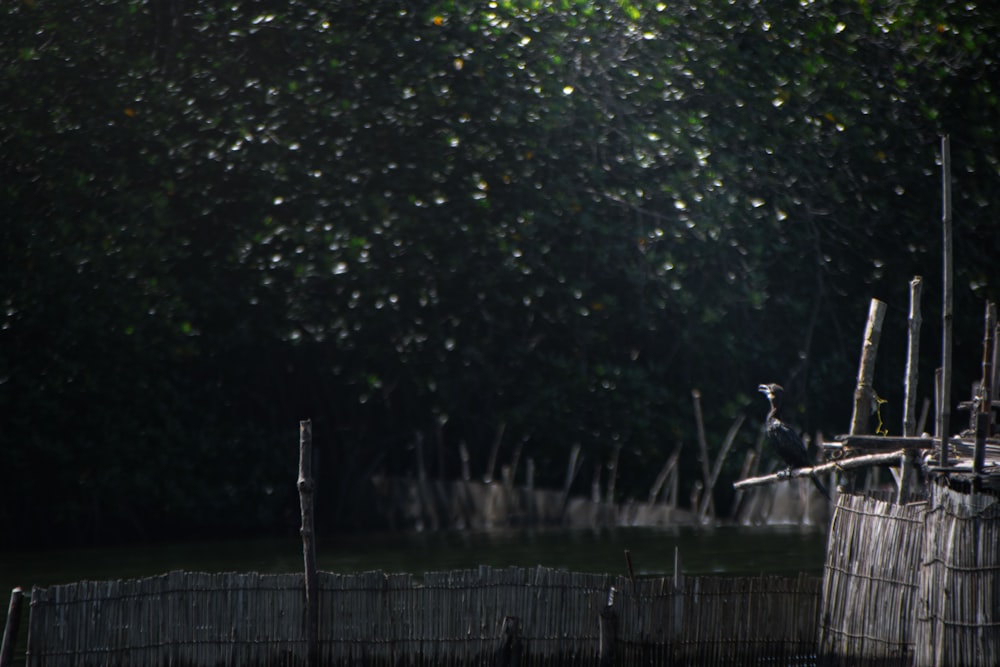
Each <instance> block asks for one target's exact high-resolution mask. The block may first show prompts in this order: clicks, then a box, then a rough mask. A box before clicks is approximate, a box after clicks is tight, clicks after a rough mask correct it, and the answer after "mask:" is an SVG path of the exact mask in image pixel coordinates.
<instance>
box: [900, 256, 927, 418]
mask: <svg viewBox="0 0 1000 667" xmlns="http://www.w3.org/2000/svg"><path fill="white" fill-rule="evenodd" d="M922 287H923V278H921V277H920V276H914V277H913V280H911V281H910V317H909V329H908V331H907V336H906V380H905V384H904V386H903V389H904V395H905V400H904V402H903V435H904V436H914V435H917V416H916V414H915V410H916V405H917V366H918V360H919V357H920V324H921V318H920V292H921V288H922Z"/></svg>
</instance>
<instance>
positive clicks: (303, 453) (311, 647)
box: [298, 419, 319, 667]
mask: <svg viewBox="0 0 1000 667" xmlns="http://www.w3.org/2000/svg"><path fill="white" fill-rule="evenodd" d="M298 486H299V504H300V505H301V508H302V556H303V559H304V561H305V583H306V608H305V621H306V666H307V667H317V666H318V665H319V590H318V589H317V577H316V541H315V539H314V538H315V534H314V531H313V491H314V490H315V484H314V483H313V476H312V422H311V421H310V420H308V419H306V420H303V421H300V422H299V483H298Z"/></svg>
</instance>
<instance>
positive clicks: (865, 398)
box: [850, 299, 886, 435]
mask: <svg viewBox="0 0 1000 667" xmlns="http://www.w3.org/2000/svg"><path fill="white" fill-rule="evenodd" d="M885 310H886V305H885V303H883V302H882V301H879V300H878V299H872V301H871V305H870V306H869V308H868V324H867V325H866V326H865V338H864V341H863V343H862V346H861V363H860V364H859V365H858V386H857V387H856V388H855V390H854V413H853V414H852V416H851V431H850V433H851V435H863V434H865V433H868V420H869V418H870V417H871V413H872V402H873V400H874V398H875V397H874V389H872V378H873V377H874V376H875V357H877V356H878V344H879V340H880V339H881V338H882V322H883V321H884V320H885Z"/></svg>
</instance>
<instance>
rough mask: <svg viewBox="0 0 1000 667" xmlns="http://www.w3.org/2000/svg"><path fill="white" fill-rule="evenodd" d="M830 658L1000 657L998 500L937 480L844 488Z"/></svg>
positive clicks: (826, 582)
mask: <svg viewBox="0 0 1000 667" xmlns="http://www.w3.org/2000/svg"><path fill="white" fill-rule="evenodd" d="M822 609H823V612H822V618H821V626H820V634H819V649H818V650H819V656H820V663H821V664H823V665H851V666H854V665H885V666H895V665H899V666H905V667H910V666H911V665H916V666H917V667H925V666H926V667H930V666H947V667H954V666H962V665H983V666H986V667H995V666H996V665H1000V503H998V501H997V498H996V497H994V496H989V495H980V494H966V493H961V492H958V491H954V490H951V489H949V488H947V487H943V486H933V487H932V489H931V498H930V500H929V501H924V502H915V503H910V504H905V505H897V504H895V503H893V502H890V501H886V500H880V499H878V498H872V497H866V496H862V495H846V494H844V495H841V496H840V498H839V500H838V504H837V508H836V510H835V512H834V516H833V520H832V522H831V525H830V535H829V544H828V547H827V560H826V566H825V569H824V575H823V602H822Z"/></svg>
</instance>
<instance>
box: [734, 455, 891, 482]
mask: <svg viewBox="0 0 1000 667" xmlns="http://www.w3.org/2000/svg"><path fill="white" fill-rule="evenodd" d="M905 453H906V450H905V449H900V450H897V451H894V452H888V453H885V454H868V455H865V456H854V457H852V458H849V459H841V460H839V461H830V462H829V463H823V464H820V465H818V466H813V467H811V468H795V469H794V470H792V471H791V472H786V471H784V470H781V471H778V472H775V473H771V474H770V475H763V476H761V477H748V478H747V479H741V480H740V481H738V482H736V483H734V484H733V488H734V489H743V488H746V487H748V486H763V485H764V484H773V483H775V482H781V481H784V480H786V479H793V478H796V477H811V476H813V475H818V474H820V473H823V472H829V471H830V470H848V469H850V468H863V467H865V466H877V465H885V464H887V463H899V462H900V461H901V459H902V457H903V455H904V454H905Z"/></svg>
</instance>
